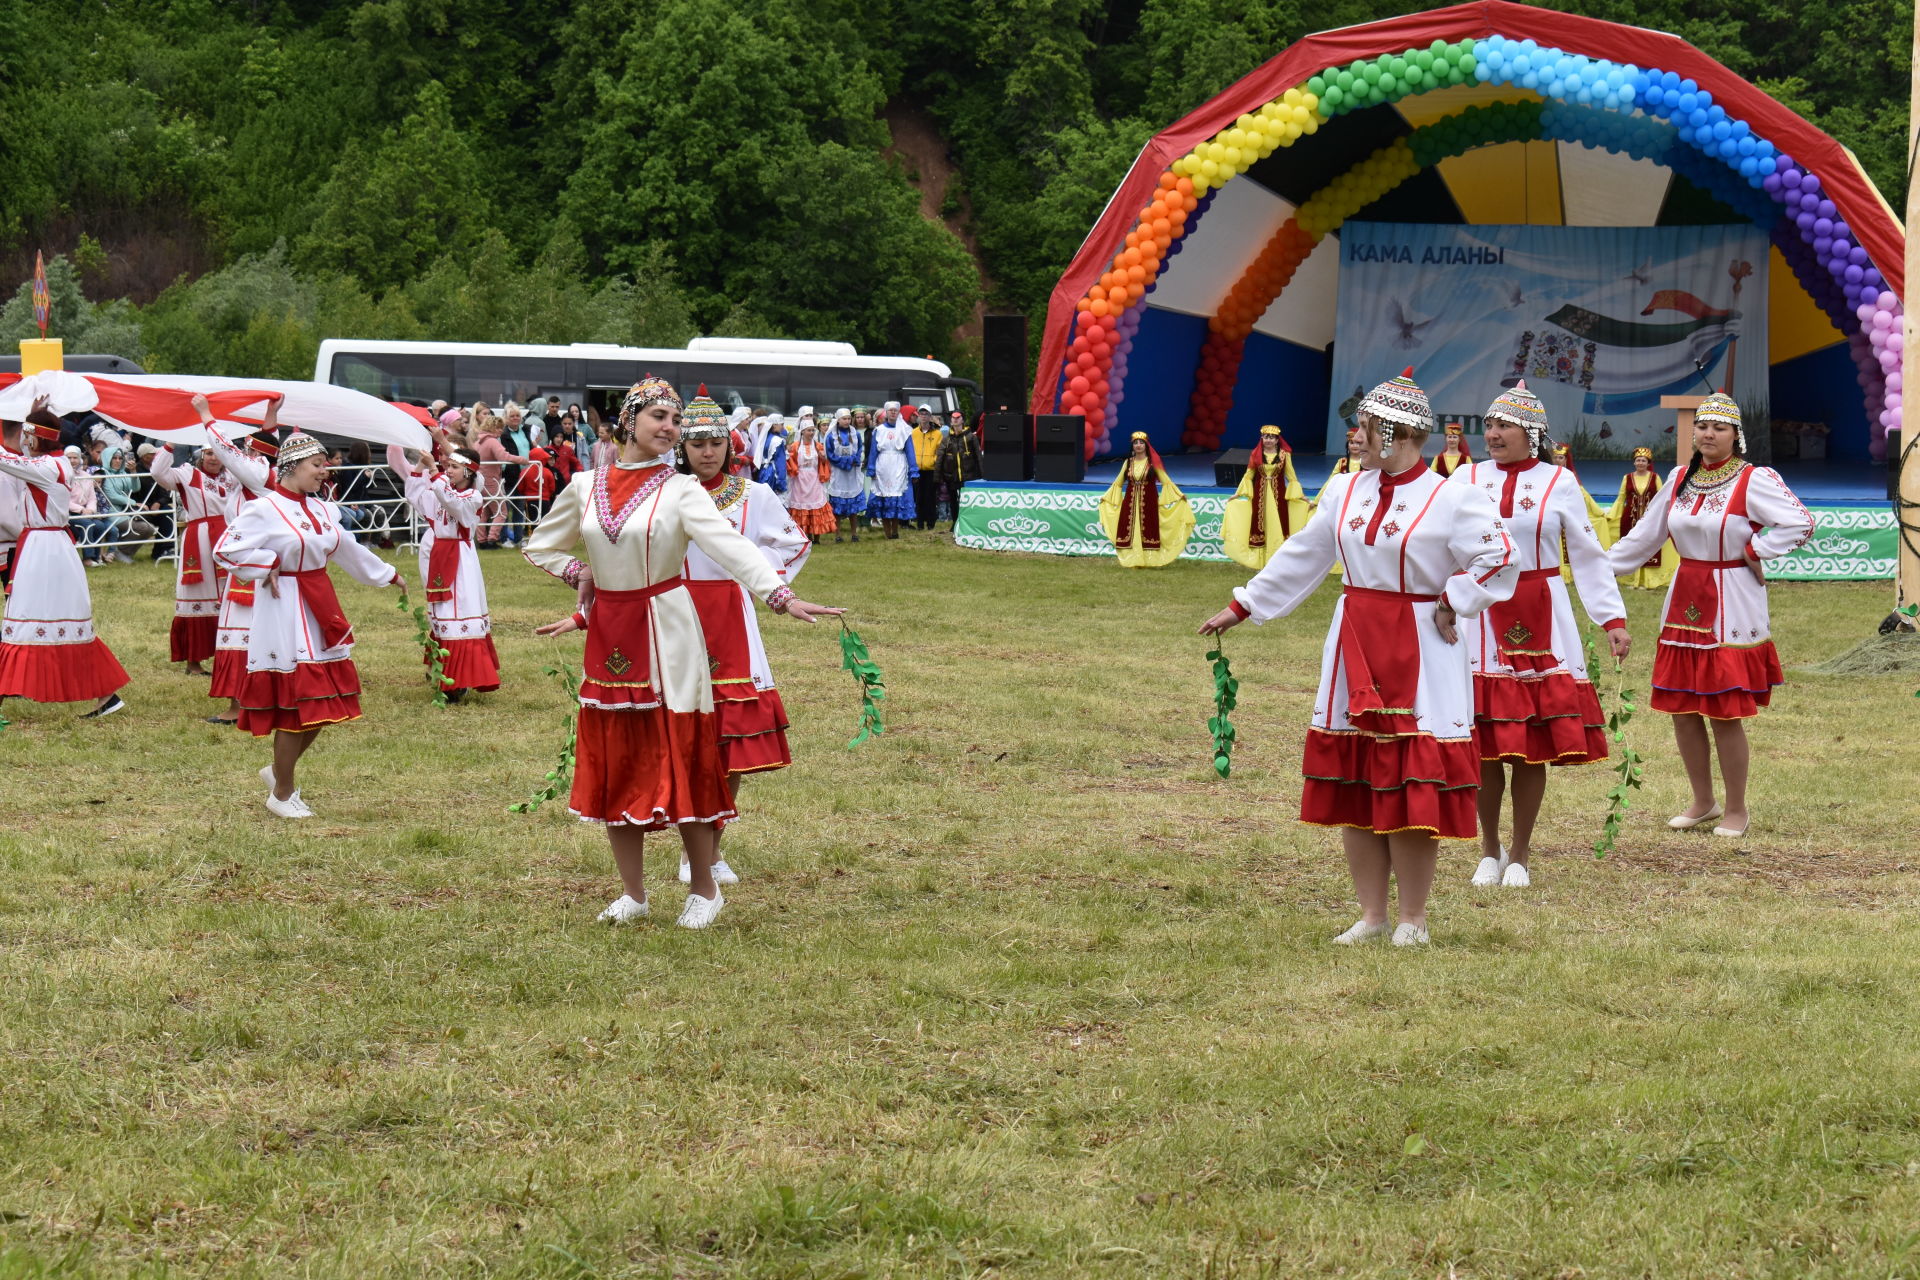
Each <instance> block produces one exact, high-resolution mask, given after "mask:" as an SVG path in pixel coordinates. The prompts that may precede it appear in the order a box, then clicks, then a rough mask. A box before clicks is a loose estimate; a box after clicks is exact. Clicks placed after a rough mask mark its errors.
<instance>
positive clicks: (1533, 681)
mask: <svg viewBox="0 0 1920 1280" xmlns="http://www.w3.org/2000/svg"><path fill="white" fill-rule="evenodd" d="M1473 720H1474V724H1473V736H1474V740H1475V741H1476V742H1477V743H1478V744H1479V749H1480V758H1481V759H1482V760H1504V761H1509V762H1512V763H1515V764H1590V763H1592V762H1593V761H1595V760H1605V759H1606V758H1607V721H1606V717H1605V716H1604V715H1602V714H1601V711H1600V698H1599V695H1597V694H1596V693H1594V691H1593V685H1592V683H1591V682H1590V681H1586V680H1576V679H1574V678H1573V676H1572V675H1571V674H1570V673H1568V672H1565V671H1557V672H1554V673H1553V674H1551V675H1545V676H1532V677H1528V678H1525V679H1522V678H1520V677H1518V676H1506V675H1483V674H1481V673H1480V672H1478V671H1476V672H1474V674H1473Z"/></svg>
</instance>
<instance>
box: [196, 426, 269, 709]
mask: <svg viewBox="0 0 1920 1280" xmlns="http://www.w3.org/2000/svg"><path fill="white" fill-rule="evenodd" d="M207 439H208V440H209V441H210V442H211V447H212V449H213V452H214V455H215V456H216V457H218V458H219V459H220V461H221V463H222V464H223V465H224V466H225V467H226V469H227V470H226V475H227V476H228V477H229V478H230V479H231V483H230V484H229V485H228V486H227V510H226V516H227V524H228V525H231V524H232V523H233V522H234V521H235V520H237V519H239V518H240V508H241V507H242V506H244V505H245V504H246V503H248V502H251V501H252V500H253V499H255V498H257V497H259V496H260V495H261V494H263V493H265V492H266V491H267V489H268V487H269V486H270V485H271V484H272V483H273V468H272V467H270V466H268V465H267V463H266V461H265V460H264V459H261V458H256V457H254V456H253V455H252V454H249V453H243V452H242V451H241V450H239V449H237V448H235V447H234V445H233V442H232V441H230V440H228V439H227V438H226V437H225V436H223V435H221V434H220V432H219V431H218V430H217V429H215V428H209V429H208V431H207ZM215 545H216V546H217V545H218V544H217V543H216V544H215ZM225 577H226V590H224V591H222V592H221V593H220V625H219V629H218V630H217V631H216V632H215V634H214V645H213V680H212V682H211V684H209V686H208V688H207V696H208V697H210V698H234V699H238V698H239V697H240V689H241V686H242V685H243V684H245V683H246V679H247V632H248V631H249V630H250V629H251V628H252V626H253V583H251V582H244V581H242V580H241V579H239V578H236V577H234V576H233V575H232V574H230V573H229V574H225Z"/></svg>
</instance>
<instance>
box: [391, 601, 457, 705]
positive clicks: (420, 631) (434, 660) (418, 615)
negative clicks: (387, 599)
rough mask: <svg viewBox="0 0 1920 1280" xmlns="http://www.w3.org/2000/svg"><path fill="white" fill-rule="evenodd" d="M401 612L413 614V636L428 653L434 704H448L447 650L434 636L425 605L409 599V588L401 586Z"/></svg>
mask: <svg viewBox="0 0 1920 1280" xmlns="http://www.w3.org/2000/svg"><path fill="white" fill-rule="evenodd" d="M399 609H400V612H402V613H406V614H411V615H413V638H414V642H415V643H417V644H418V645H419V646H420V647H421V648H422V649H424V650H426V654H427V679H428V681H430V682H431V683H432V685H433V705H434V706H436V707H444V706H446V705H447V650H446V647H445V646H443V645H442V644H441V643H440V642H439V641H438V640H435V639H434V638H433V624H432V623H430V622H428V621H427V610H426V606H425V605H416V604H414V603H413V602H412V601H411V600H408V599H407V589H406V588H405V587H401V588H400V605H399Z"/></svg>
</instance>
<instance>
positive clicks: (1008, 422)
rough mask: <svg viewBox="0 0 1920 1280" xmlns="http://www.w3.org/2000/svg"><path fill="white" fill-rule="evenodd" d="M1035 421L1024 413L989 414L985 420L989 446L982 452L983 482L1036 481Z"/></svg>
mask: <svg viewBox="0 0 1920 1280" xmlns="http://www.w3.org/2000/svg"><path fill="white" fill-rule="evenodd" d="M1032 422H1033V420H1032V419H1031V418H1029V417H1028V416H1027V415H1026V414H1024V413H1000V412H989V413H988V414H987V415H986V416H985V417H984V418H983V419H982V420H981V429H982V431H983V432H984V433H985V435H986V443H985V444H984V445H983V446H982V448H981V451H980V478H981V479H982V480H1031V479H1033V432H1032V430H1031V429H1030V428H1031V426H1032Z"/></svg>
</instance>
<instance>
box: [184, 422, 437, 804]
mask: <svg viewBox="0 0 1920 1280" xmlns="http://www.w3.org/2000/svg"><path fill="white" fill-rule="evenodd" d="M276 473H277V474H276V481H277V483H276V484H275V485H274V487H273V488H272V489H270V490H268V491H267V492H266V493H265V494H263V495H262V496H260V497H258V498H255V499H254V500H253V501H252V502H249V503H247V504H246V506H244V507H242V508H241V509H240V515H239V518H238V519H236V520H235V521H234V522H233V524H232V526H231V527H230V528H228V530H227V534H226V536H225V537H224V538H222V539H221V540H220V545H219V546H217V547H215V548H214V557H215V559H217V560H218V561H219V562H220V564H221V565H222V566H223V567H224V568H225V569H226V570H227V572H229V573H231V574H233V575H234V576H235V577H237V578H240V579H241V580H243V581H246V582H255V583H258V584H260V585H259V588H258V589H257V590H256V591H255V593H254V600H253V624H252V627H251V628H250V629H249V631H248V634H247V676H246V680H245V682H244V683H243V684H242V685H241V689H240V727H241V728H242V729H245V730H246V731H247V732H248V733H251V734H253V735H254V736H255V737H265V736H267V735H268V734H272V735H273V763H272V764H270V765H268V766H267V767H266V768H264V769H262V770H261V771H260V776H261V777H262V778H263V779H265V780H266V783H267V786H268V787H269V788H271V790H269V791H268V793H267V800H266V805H267V809H268V811H269V812H271V813H272V814H274V815H275V816H276V817H281V818H311V817H312V816H313V810H311V809H309V808H308V807H307V805H306V802H305V801H304V800H302V799H301V798H300V788H299V785H298V783H297V782H296V780H295V776H294V769H295V766H296V764H297V763H298V762H299V759H300V757H301V756H302V755H303V754H304V753H305V752H306V750H307V748H309V747H311V746H312V745H313V743H314V741H315V739H317V738H318V737H319V736H320V730H321V729H322V728H324V727H326V726H327V725H330V724H340V723H343V722H344V721H347V720H358V719H359V718H360V673H359V672H358V671H357V670H356V669H355V668H354V665H353V625H352V624H351V623H349V622H348V621H347V615H346V613H345V611H343V610H342V609H341V607H340V597H339V594H338V593H337V592H336V591H335V590H334V586H333V579H332V578H330V577H329V576H328V575H327V565H328V563H329V562H335V563H338V564H339V565H340V566H341V567H342V568H343V569H345V570H346V571H347V572H348V573H349V574H351V575H352V576H353V577H354V578H356V579H358V580H359V581H361V582H364V583H366V584H367V585H368V586H370V587H384V586H388V585H397V586H402V587H404V586H405V585H406V584H405V582H404V581H403V580H402V579H401V577H400V574H399V573H398V572H396V571H395V570H394V569H393V568H392V567H391V566H390V565H388V564H387V563H386V562H385V561H384V560H381V559H380V558H379V557H378V556H376V555H374V554H373V552H371V551H369V550H367V549H366V548H365V547H363V546H361V545H360V544H359V543H358V542H356V541H354V540H353V538H352V536H351V535H349V534H348V533H347V532H346V530H344V529H342V528H341V527H340V512H339V508H337V507H335V506H334V505H333V504H332V503H330V502H324V501H322V500H321V499H320V498H319V497H318V496H317V495H318V494H319V492H320V489H321V486H322V485H324V484H325V483H326V479H327V458H326V452H325V450H324V449H323V448H322V447H321V444H320V442H319V441H318V440H315V439H314V438H313V437H312V436H309V435H303V434H299V433H296V434H294V435H291V436H289V437H287V439H286V440H284V441H282V442H281V445H280V460H279V465H278V467H277V468H276Z"/></svg>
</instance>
